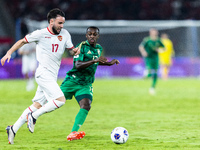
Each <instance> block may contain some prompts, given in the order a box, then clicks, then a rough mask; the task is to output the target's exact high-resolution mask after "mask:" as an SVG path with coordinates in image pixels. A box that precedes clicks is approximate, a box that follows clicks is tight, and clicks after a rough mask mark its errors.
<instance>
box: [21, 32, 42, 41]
mask: <svg viewBox="0 0 200 150" xmlns="http://www.w3.org/2000/svg"><path fill="white" fill-rule="evenodd" d="M40 36H41V32H40V30H36V31H33V32H32V33H29V34H27V35H26V36H25V37H24V38H25V39H26V41H27V42H28V43H31V42H37V41H39V39H40Z"/></svg>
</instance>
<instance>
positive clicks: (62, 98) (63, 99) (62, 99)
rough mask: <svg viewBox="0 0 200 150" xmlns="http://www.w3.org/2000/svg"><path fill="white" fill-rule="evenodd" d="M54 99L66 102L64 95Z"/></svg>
mask: <svg viewBox="0 0 200 150" xmlns="http://www.w3.org/2000/svg"><path fill="white" fill-rule="evenodd" d="M56 100H58V101H61V102H64V103H65V102H66V99H65V97H64V96H62V97H59V98H57V99H56Z"/></svg>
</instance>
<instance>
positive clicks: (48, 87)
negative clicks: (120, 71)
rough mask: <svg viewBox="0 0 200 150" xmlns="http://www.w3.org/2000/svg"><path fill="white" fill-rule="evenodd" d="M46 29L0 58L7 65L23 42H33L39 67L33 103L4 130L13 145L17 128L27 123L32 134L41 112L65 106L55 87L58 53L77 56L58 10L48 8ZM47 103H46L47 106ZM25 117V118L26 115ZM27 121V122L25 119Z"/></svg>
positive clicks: (77, 52) (18, 43) (20, 41)
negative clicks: (66, 52)
mask: <svg viewBox="0 0 200 150" xmlns="http://www.w3.org/2000/svg"><path fill="white" fill-rule="evenodd" d="M47 20H48V23H49V25H48V27H47V28H44V29H41V30H36V31H34V32H32V33H30V34H28V35H26V36H25V37H24V38H23V39H21V40H19V41H17V42H16V43H15V44H14V45H13V46H12V47H11V48H10V49H9V50H8V52H7V53H6V55H5V56H4V57H3V58H2V59H1V64H2V66H3V65H4V64H5V62H6V60H7V62H8V63H9V61H10V58H11V54H12V53H13V52H14V51H16V50H17V49H19V48H20V47H22V46H23V45H24V44H27V43H32V42H35V43H36V57H37V60H38V62H39V66H38V68H37V70H36V73H35V79H36V82H37V84H38V88H37V91H36V94H35V97H34V98H33V99H32V102H33V104H32V105H31V106H29V107H28V108H27V109H25V110H24V112H23V113H22V115H21V116H20V117H19V119H18V120H17V121H16V122H15V123H14V125H13V126H8V127H7V128H6V130H7V134H8V141H9V144H14V137H15V135H16V132H17V131H18V130H19V128H20V127H21V126H22V125H23V124H24V123H25V122H27V121H28V122H27V123H28V124H27V127H28V128H29V131H30V132H34V126H35V123H36V119H38V117H39V116H40V115H42V114H44V113H47V112H51V111H54V110H55V109H57V108H60V107H61V106H63V105H64V104H65V101H66V99H65V97H64V94H63V92H62V91H61V89H60V87H59V85H58V84H57V76H58V70H59V68H60V63H61V59H62V54H63V53H64V51H65V49H67V50H68V51H69V52H70V54H71V55H77V54H79V53H80V50H79V48H74V46H73V44H72V42H71V35H70V34H69V32H68V31H67V30H65V29H62V28H63V25H64V23H65V14H64V12H63V11H61V10H60V9H57V8H55V9H52V10H51V11H50V12H49V13H48V14H47ZM47 101H48V103H47ZM27 114H28V115H27ZM27 118H28V120H27Z"/></svg>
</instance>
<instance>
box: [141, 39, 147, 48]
mask: <svg viewBox="0 0 200 150" xmlns="http://www.w3.org/2000/svg"><path fill="white" fill-rule="evenodd" d="M146 44H147V37H145V38H144V39H143V40H142V42H141V43H140V46H143V47H145V46H146Z"/></svg>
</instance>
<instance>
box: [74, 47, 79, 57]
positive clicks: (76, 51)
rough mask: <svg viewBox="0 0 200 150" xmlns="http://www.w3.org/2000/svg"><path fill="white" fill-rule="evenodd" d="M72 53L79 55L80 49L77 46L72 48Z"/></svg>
mask: <svg viewBox="0 0 200 150" xmlns="http://www.w3.org/2000/svg"><path fill="white" fill-rule="evenodd" d="M73 52H74V55H79V54H80V49H79V48H78V47H76V48H74V49H73Z"/></svg>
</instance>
